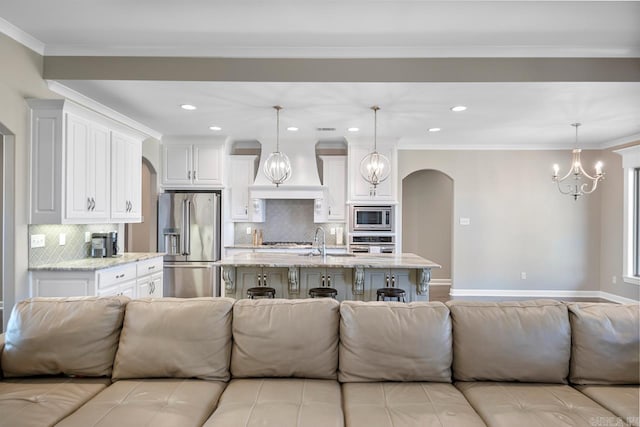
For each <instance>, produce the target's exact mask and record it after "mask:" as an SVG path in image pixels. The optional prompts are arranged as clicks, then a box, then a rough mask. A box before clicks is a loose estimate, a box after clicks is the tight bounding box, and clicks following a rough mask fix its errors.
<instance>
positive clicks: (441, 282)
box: [429, 279, 451, 286]
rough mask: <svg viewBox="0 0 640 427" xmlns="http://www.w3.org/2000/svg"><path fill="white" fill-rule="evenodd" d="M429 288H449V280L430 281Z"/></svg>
mask: <svg viewBox="0 0 640 427" xmlns="http://www.w3.org/2000/svg"><path fill="white" fill-rule="evenodd" d="M429 286H451V279H431V280H430V281H429Z"/></svg>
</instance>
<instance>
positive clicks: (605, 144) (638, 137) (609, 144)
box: [600, 133, 640, 148]
mask: <svg viewBox="0 0 640 427" xmlns="http://www.w3.org/2000/svg"><path fill="white" fill-rule="evenodd" d="M637 141H640V133H634V134H633V135H629V136H623V137H622V138H618V139H613V140H611V141H607V142H603V143H602V144H600V147H601V148H611V147H617V146H618V145H624V144H629V143H630V142H637Z"/></svg>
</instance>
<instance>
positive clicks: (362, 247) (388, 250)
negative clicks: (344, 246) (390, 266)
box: [349, 235, 396, 254]
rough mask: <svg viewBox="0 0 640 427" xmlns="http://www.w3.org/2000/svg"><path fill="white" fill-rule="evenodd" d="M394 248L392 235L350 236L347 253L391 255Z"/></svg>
mask: <svg viewBox="0 0 640 427" xmlns="http://www.w3.org/2000/svg"><path fill="white" fill-rule="evenodd" d="M395 248H396V241H395V236H393V235H379V236H376V235H351V237H350V238H349V251H350V252H352V253H382V254H392V253H394V252H395Z"/></svg>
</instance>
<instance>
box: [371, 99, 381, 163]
mask: <svg viewBox="0 0 640 427" xmlns="http://www.w3.org/2000/svg"><path fill="white" fill-rule="evenodd" d="M371 109H372V110H373V151H374V152H377V151H378V110H379V109H380V107H378V106H377V105H374V106H373V107H371Z"/></svg>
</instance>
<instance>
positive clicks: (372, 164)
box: [360, 105, 391, 196]
mask: <svg viewBox="0 0 640 427" xmlns="http://www.w3.org/2000/svg"><path fill="white" fill-rule="evenodd" d="M371 109H372V110H373V151H372V152H371V153H369V154H367V155H366V156H365V157H364V158H363V159H362V161H361V162H360V175H362V177H363V178H364V179H365V181H367V182H368V183H369V184H371V185H372V186H373V187H372V189H371V191H370V192H369V194H370V195H371V196H375V195H376V187H377V186H378V185H379V184H380V183H381V182H383V181H384V180H386V179H387V178H389V174H390V173H391V164H390V163H389V159H387V157H386V156H385V155H384V154H380V153H378V141H377V139H378V110H379V109H380V107H378V106H377V105H374V106H373V107H371Z"/></svg>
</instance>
